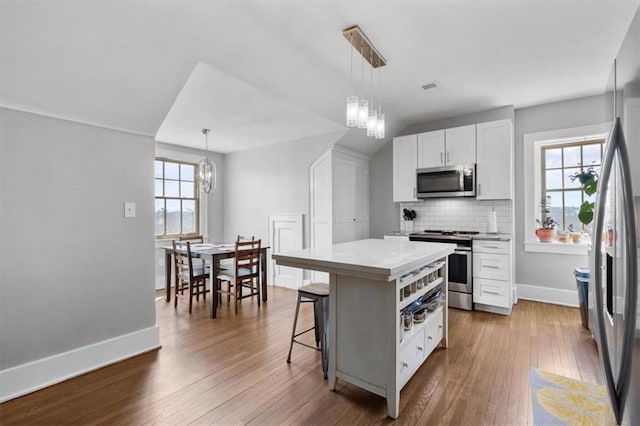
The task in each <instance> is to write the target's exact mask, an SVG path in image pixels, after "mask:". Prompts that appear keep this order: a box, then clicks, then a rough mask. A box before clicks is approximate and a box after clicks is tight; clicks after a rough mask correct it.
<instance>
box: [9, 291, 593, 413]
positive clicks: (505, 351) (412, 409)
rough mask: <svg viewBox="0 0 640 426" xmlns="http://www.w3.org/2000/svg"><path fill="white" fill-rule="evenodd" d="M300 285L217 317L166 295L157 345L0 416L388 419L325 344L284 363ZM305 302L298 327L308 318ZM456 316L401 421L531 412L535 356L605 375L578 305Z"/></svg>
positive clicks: (567, 372)
mask: <svg viewBox="0 0 640 426" xmlns="http://www.w3.org/2000/svg"><path fill="white" fill-rule="evenodd" d="M295 296H296V293H295V291H291V290H285V289H280V288H269V302H268V303H266V304H263V305H262V306H261V307H260V308H258V307H257V304H256V302H255V300H249V299H246V300H243V301H242V303H241V308H240V313H239V314H238V315H237V316H236V315H234V313H233V308H232V306H233V305H230V306H231V307H230V306H227V305H226V304H224V305H223V306H222V308H221V309H220V310H219V311H218V318H217V319H215V320H211V319H210V318H209V314H210V299H208V300H207V302H206V303H203V302H199V303H196V302H194V308H193V314H192V315H191V316H189V314H188V308H187V305H188V304H187V303H186V302H185V301H180V302H181V303H179V304H178V309H177V311H174V309H173V304H167V303H165V302H164V299H163V298H162V297H159V298H158V300H157V301H156V308H157V318H158V325H159V326H160V335H161V343H162V349H161V350H159V351H154V352H152V353H147V354H143V355H140V356H137V357H134V358H131V359H129V360H126V361H123V362H120V363H118V364H115V365H112V366H109V367H105V368H102V369H100V370H97V371H95V372H92V373H89V374H85V375H83V376H80V377H77V378H75V379H71V380H68V381H66V382H64V383H61V384H58V385H55V386H52V387H49V388H46V389H43V390H41V391H38V392H35V393H32V394H30V395H27V396H24V397H22V398H18V399H15V400H13V401H9V402H6V403H4V404H2V405H0V423H1V424H2V425H13V424H20V425H24V424H61V423H64V424H69V423H72V424H110V425H111V424H123V425H124V424H126V425H131V424H185V423H196V424H259V425H262V424H309V423H315V424H335V423H338V424H371V423H376V424H385V423H391V422H393V420H392V419H390V418H388V417H387V414H386V410H387V404H386V402H385V400H384V399H383V398H381V397H378V396H376V395H373V394H371V393H369V392H367V391H364V390H362V389H359V388H357V387H355V386H352V385H349V384H347V383H344V382H340V381H339V382H338V386H337V390H336V392H331V391H329V390H328V388H327V382H326V381H325V380H324V379H323V375H322V370H321V367H320V353H319V352H317V351H313V350H311V349H308V348H305V347H302V346H299V345H296V346H294V348H293V354H292V361H291V364H287V363H286V357H287V351H288V347H289V346H288V345H289V338H290V333H291V325H292V322H293V313H294V309H295ZM305 305H308V304H303V307H301V320H300V321H301V324H300V322H299V325H300V326H301V327H303V326H305V325H310V324H311V323H312V315H311V306H305ZM449 318H450V332H449V348H448V349H446V350H445V349H440V348H439V349H436V351H435V352H434V353H433V354H432V355H431V356H430V357H429V359H428V360H427V361H426V362H425V364H424V365H423V366H422V367H421V368H420V370H419V371H418V372H417V373H416V375H415V376H414V377H413V378H412V379H411V380H410V381H409V383H408V384H407V385H406V386H405V388H404V389H403V390H402V392H401V394H400V417H399V419H398V420H397V422H399V423H401V424H455V425H459V424H474V425H479V424H498V425H520V424H530V423H531V421H532V412H531V402H530V395H529V385H528V374H529V370H530V369H531V368H540V369H543V370H546V371H549V372H553V373H556V374H560V375H564V376H568V377H571V378H575V379H579V380H583V381H586V382H591V383H599V384H602V383H603V381H602V378H601V376H600V367H599V364H598V355H597V350H596V347H595V343H594V342H593V340H592V339H591V337H590V335H589V333H588V332H587V331H586V330H585V329H584V328H582V326H581V323H580V314H579V311H578V310H577V309H574V308H567V307H561V306H554V305H547V304H541V303H534V302H527V301H520V302H519V303H518V304H517V305H516V306H515V307H514V310H513V314H512V315H511V316H510V317H505V316H501V315H494V314H489V313H483V312H477V311H476V312H465V311H460V310H457V309H450V310H449ZM300 329H301V328H300ZM309 334H312V333H309ZM309 337H311V336H309ZM311 340H313V338H312V337H311V339H310V341H311Z"/></svg>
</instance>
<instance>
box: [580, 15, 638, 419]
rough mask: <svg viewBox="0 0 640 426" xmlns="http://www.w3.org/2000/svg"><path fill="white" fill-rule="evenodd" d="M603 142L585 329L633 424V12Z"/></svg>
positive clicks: (616, 406) (621, 412)
mask: <svg viewBox="0 0 640 426" xmlns="http://www.w3.org/2000/svg"><path fill="white" fill-rule="evenodd" d="M605 100H606V101H605V103H606V108H607V116H608V117H610V118H611V121H612V127H611V131H610V133H609V137H608V139H607V142H606V144H605V150H604V156H603V161H602V169H601V174H600V181H599V184H598V194H597V199H596V215H595V219H594V231H593V236H592V238H593V244H592V250H591V252H590V263H591V265H590V266H591V277H592V279H591V282H590V292H589V305H590V309H591V312H590V320H593V321H590V327H591V330H592V332H593V334H594V337H595V338H596V341H597V342H598V348H599V352H600V358H601V360H602V365H603V367H604V372H605V377H606V382H607V388H608V391H609V396H610V400H611V405H612V408H613V411H614V413H615V416H616V420H617V422H618V424H620V423H621V422H624V423H625V424H630V425H639V424H640V318H638V317H639V316H640V303H639V301H638V277H639V274H638V264H639V262H638V253H639V250H638V244H639V242H640V239H639V237H638V233H637V231H638V229H640V227H639V226H638V222H637V220H638V218H640V10H638V11H637V12H636V14H635V17H634V18H633V21H632V24H631V26H630V28H629V30H628V32H627V35H626V37H625V39H624V41H623V43H622V46H621V47H620V50H619V52H618V55H617V56H616V59H615V61H614V64H613V69H612V71H611V74H610V77H609V81H608V84H607V90H606V93H605Z"/></svg>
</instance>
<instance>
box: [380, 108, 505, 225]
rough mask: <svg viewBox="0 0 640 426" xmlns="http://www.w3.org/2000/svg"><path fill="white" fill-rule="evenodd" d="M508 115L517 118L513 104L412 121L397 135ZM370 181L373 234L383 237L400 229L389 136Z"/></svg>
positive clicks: (473, 122) (463, 124)
mask: <svg viewBox="0 0 640 426" xmlns="http://www.w3.org/2000/svg"><path fill="white" fill-rule="evenodd" d="M505 118H511V119H513V118H514V110H513V106H506V107H501V108H495V109H491V110H488V111H481V112H478V113H474V114H466V115H461V116H458V117H452V118H446V119H442V120H436V121H428V122H424V123H418V124H412V125H410V126H408V127H406V128H405V129H404V130H403V131H402V132H400V133H399V134H398V135H412V134H415V133H422V132H429V131H431V130H439V129H446V128H450V127H457V126H466V125H468V124H475V123H483V122H487V121H494V120H502V119H505ZM398 135H397V136H398ZM369 182H370V184H371V185H370V194H369V199H370V211H369V218H370V221H371V227H370V235H371V237H372V238H382V236H383V235H384V233H385V232H389V231H397V230H399V229H400V203H394V202H393V140H390V141H389V142H388V143H387V144H386V145H385V146H384V147H383V148H382V149H380V150H379V151H378V152H376V154H375V155H374V156H373V157H372V158H371V162H370V168H369Z"/></svg>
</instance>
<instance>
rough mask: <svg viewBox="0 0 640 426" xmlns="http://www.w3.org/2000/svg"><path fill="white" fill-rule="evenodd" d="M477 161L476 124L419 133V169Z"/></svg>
mask: <svg viewBox="0 0 640 426" xmlns="http://www.w3.org/2000/svg"><path fill="white" fill-rule="evenodd" d="M475 162H476V126H475V124H473V125H470V126H462V127H454V128H452V129H446V130H436V131H433V132H426V133H420V134H418V168H419V169H428V168H432V167H442V166H450V165H451V166H452V165H458V164H474V163H475Z"/></svg>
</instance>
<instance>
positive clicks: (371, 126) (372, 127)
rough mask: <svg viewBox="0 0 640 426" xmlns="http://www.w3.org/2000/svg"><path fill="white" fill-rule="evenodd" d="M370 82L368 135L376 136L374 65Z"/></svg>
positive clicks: (370, 73)
mask: <svg viewBox="0 0 640 426" xmlns="http://www.w3.org/2000/svg"><path fill="white" fill-rule="evenodd" d="M369 60H370V62H371V63H373V58H372V57H370V58H369ZM369 82H370V87H371V108H369V116H368V119H367V136H369V137H374V136H375V135H376V129H377V127H378V111H376V110H375V109H373V108H374V105H375V102H374V98H373V66H371V69H370V70H369Z"/></svg>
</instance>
